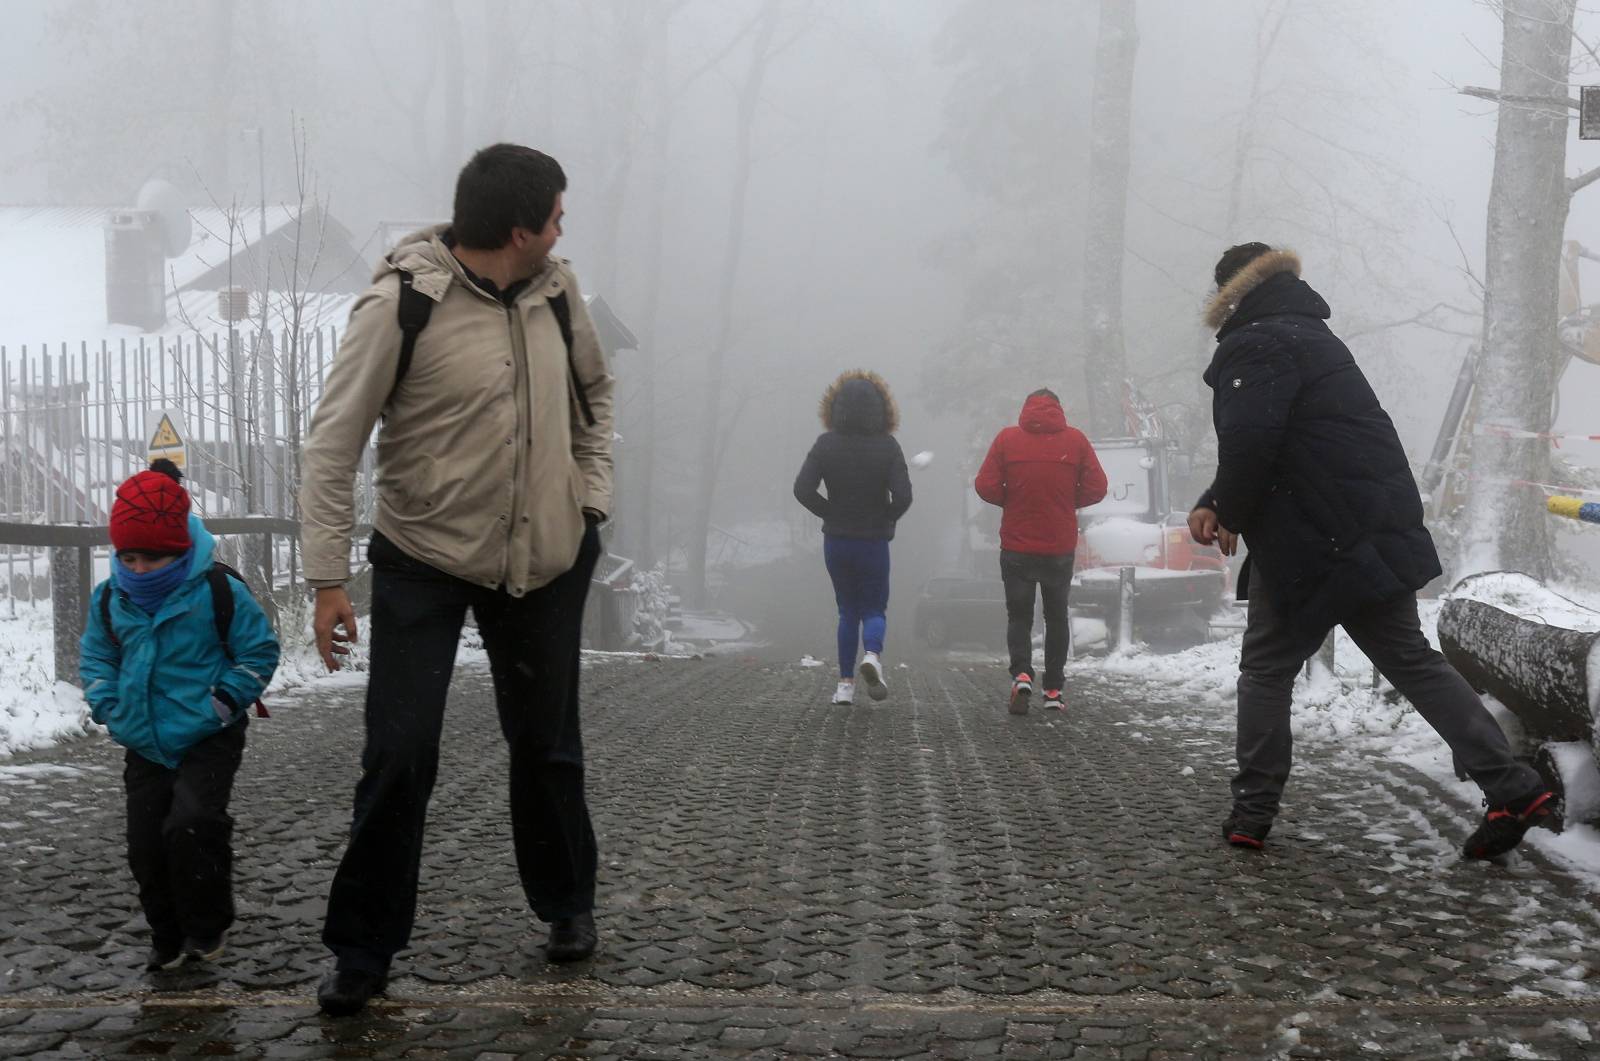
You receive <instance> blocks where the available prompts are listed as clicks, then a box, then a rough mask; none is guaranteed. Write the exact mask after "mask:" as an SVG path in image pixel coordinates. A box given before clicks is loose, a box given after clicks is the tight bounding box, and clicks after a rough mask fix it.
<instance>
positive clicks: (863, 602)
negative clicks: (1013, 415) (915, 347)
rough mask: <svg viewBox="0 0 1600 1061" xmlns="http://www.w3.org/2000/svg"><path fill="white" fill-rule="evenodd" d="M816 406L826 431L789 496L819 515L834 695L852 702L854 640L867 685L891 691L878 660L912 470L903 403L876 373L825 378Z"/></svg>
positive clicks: (877, 692)
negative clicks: (901, 439)
mask: <svg viewBox="0 0 1600 1061" xmlns="http://www.w3.org/2000/svg"><path fill="white" fill-rule="evenodd" d="M818 412H819V414H820V415H821V417H822V426H823V427H824V428H826V430H825V431H824V432H823V433H822V434H821V435H819V436H818V437H817V441H816V442H815V443H814V444H813V445H812V447H811V452H810V453H808V454H806V460H805V463H804V464H802V465H801V466H800V474H799V475H798V476H796V477H795V480H794V496H795V499H796V500H797V501H799V502H800V503H801V504H802V505H804V506H805V507H806V510H807V511H809V512H810V513H812V514H813V515H815V516H817V517H819V518H820V519H821V520H822V539H823V557H824V559H825V560H826V562H827V565H828V575H829V577H830V578H832V579H833V593H834V597H835V599H836V600H837V601H838V603H839V687H838V689H837V690H836V691H835V692H834V694H833V702H834V703H836V704H849V703H854V702H855V672H856V650H857V646H858V643H864V645H865V648H866V655H865V656H864V657H863V658H862V660H861V677H862V680H864V681H865V682H866V683H867V692H868V694H869V695H870V696H871V697H872V698H873V699H874V700H882V699H883V698H884V697H886V696H888V695H889V687H888V685H887V684H886V683H885V681H884V672H883V662H882V660H881V659H879V654H880V653H882V652H883V636H884V629H885V626H886V619H885V613H886V612H887V611H888V609H889V542H890V541H891V540H893V538H894V527H895V524H896V523H897V522H898V521H899V519H900V517H901V516H903V515H905V514H906V510H907V509H909V508H910V507H911V477H910V475H909V474H907V472H906V458H905V454H904V453H902V452H901V451H900V443H898V442H896V441H895V440H894V432H895V430H896V428H898V427H899V426H900V410H899V409H898V408H897V407H896V406H895V403H894V395H893V394H891V393H890V392H889V385H888V384H887V383H885V382H884V381H883V378H882V377H881V376H879V375H878V374H877V373H875V372H867V371H865V370H861V369H857V370H855V371H852V372H846V373H844V374H843V375H841V376H840V377H839V378H838V379H836V380H834V381H833V383H832V384H831V385H829V387H828V389H827V390H826V391H824V392H823V395H822V403H821V405H820V406H819V408H818ZM819 486H822V487H826V488H827V494H826V496H824V495H823V493H822V492H821V491H820V490H819V489H818V487H819Z"/></svg>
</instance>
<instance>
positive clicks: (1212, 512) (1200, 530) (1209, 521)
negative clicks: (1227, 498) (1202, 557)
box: [1189, 508, 1221, 545]
mask: <svg viewBox="0 0 1600 1061" xmlns="http://www.w3.org/2000/svg"><path fill="white" fill-rule="evenodd" d="M1220 527H1221V524H1219V523H1218V522H1217V512H1216V509H1212V508H1197V509H1195V510H1194V511H1193V512H1190V513H1189V537H1191V538H1193V539H1194V540H1195V541H1196V542H1198V543H1199V544H1201V545H1215V544H1216V541H1217V531H1218V529H1219V528H1220Z"/></svg>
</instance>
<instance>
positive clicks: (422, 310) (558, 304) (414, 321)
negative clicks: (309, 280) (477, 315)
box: [390, 269, 595, 427]
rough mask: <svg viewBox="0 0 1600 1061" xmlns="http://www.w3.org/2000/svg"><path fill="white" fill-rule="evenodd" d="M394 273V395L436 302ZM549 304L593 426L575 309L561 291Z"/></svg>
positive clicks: (575, 386)
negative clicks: (578, 354)
mask: <svg viewBox="0 0 1600 1061" xmlns="http://www.w3.org/2000/svg"><path fill="white" fill-rule="evenodd" d="M395 272H396V273H398V274H399V276H400V308H399V310H398V314H397V315H398V316H399V318H400V364H399V366H398V367H396V368H395V372H394V388H391V389H390V393H391V394H393V393H394V389H395V388H398V387H399V386H400V381H401V380H403V379H405V378H406V373H407V372H409V371H410V370H411V355H412V353H413V352H415V350H416V348H417V336H418V335H421V334H422V329H424V328H426V327H427V326H428V318H429V317H431V316H432V315H433V299H431V298H429V297H428V296H427V295H424V294H423V293H422V292H421V291H418V290H417V289H416V287H415V286H413V284H412V276H411V274H410V273H408V272H406V271H405V270H404V269H396V270H395ZM548 301H549V303H550V311H551V312H552V313H554V314H555V315H556V324H557V325H558V326H559V327H560V328H561V341H562V342H563V343H565V344H566V345H567V372H568V374H570V375H571V377H572V389H573V390H574V391H576V392H577V394H578V406H579V408H581V409H582V410H583V422H584V423H586V424H588V425H589V426H590V427H593V426H594V425H595V418H594V411H593V410H591V409H590V408H589V395H588V394H586V393H585V388H584V385H583V380H582V379H580V378H579V377H578V363H577V362H576V361H575V360H573V357H572V307H571V306H570V305H569V304H568V303H567V293H566V292H565V291H562V292H561V293H559V294H557V295H553V296H551V297H550V299H548Z"/></svg>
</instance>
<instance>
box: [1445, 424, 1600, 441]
mask: <svg viewBox="0 0 1600 1061" xmlns="http://www.w3.org/2000/svg"><path fill="white" fill-rule="evenodd" d="M1472 433H1473V434H1474V435H1480V436H1483V437H1486V438H1543V439H1549V440H1550V441H1551V442H1555V443H1561V442H1600V435H1575V434H1571V433H1568V432H1554V431H1526V430H1524V429H1522V428H1520V427H1505V426H1502V425H1500V424H1474V425H1472Z"/></svg>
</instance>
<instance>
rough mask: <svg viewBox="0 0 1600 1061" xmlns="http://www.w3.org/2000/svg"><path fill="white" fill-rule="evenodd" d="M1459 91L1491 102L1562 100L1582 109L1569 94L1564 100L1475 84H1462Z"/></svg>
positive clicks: (1545, 104)
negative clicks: (1481, 86)
mask: <svg viewBox="0 0 1600 1061" xmlns="http://www.w3.org/2000/svg"><path fill="white" fill-rule="evenodd" d="M1459 91H1460V92H1461V94H1462V95H1463V96H1475V97H1477V98H1478V99H1486V100H1489V101H1491V102H1493V103H1527V104H1534V105H1536V106H1540V107H1548V106H1551V105H1555V106H1560V105H1561V104H1562V103H1563V102H1564V103H1565V104H1566V105H1567V106H1568V107H1570V108H1571V109H1573V110H1575V111H1580V112H1581V111H1582V110H1583V104H1582V103H1580V102H1578V100H1576V99H1574V98H1572V97H1570V96H1569V97H1567V99H1565V100H1561V99H1559V98H1557V97H1555V96H1521V95H1515V94H1513V93H1510V92H1501V91H1500V90H1499V89H1497V88H1479V87H1477V86H1476V85H1464V86H1462V87H1461V89H1460V90H1459Z"/></svg>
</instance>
